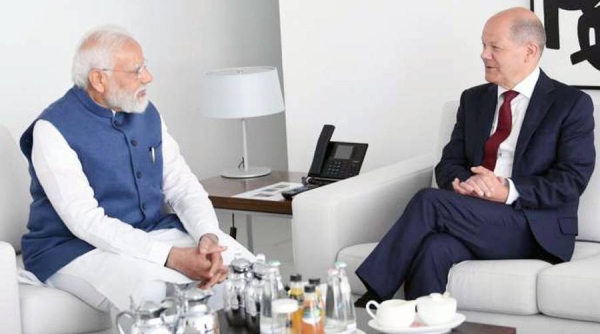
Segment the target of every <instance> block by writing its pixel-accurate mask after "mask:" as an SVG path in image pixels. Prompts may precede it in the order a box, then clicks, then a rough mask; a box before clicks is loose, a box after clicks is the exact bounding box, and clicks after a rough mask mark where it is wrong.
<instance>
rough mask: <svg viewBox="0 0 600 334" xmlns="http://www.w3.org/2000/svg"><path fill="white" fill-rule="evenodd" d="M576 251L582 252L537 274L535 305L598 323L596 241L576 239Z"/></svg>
mask: <svg viewBox="0 0 600 334" xmlns="http://www.w3.org/2000/svg"><path fill="white" fill-rule="evenodd" d="M580 246H582V247H580ZM580 252H585V254H582V256H578V257H574V258H573V260H572V261H571V262H565V263H561V264H558V265H555V266H552V267H551V268H548V269H546V270H544V271H543V272H542V273H541V274H540V276H539V278H538V295H539V297H538V303H539V308H540V311H541V312H542V313H544V314H547V315H551V316H555V317H561V318H568V319H577V320H587V321H597V322H600V303H598V301H599V300H600V244H599V243H590V242H577V243H576V244H575V253H576V254H577V253H580ZM594 252H595V253H596V254H595V255H591V254H593V253H594Z"/></svg>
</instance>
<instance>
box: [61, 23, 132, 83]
mask: <svg viewBox="0 0 600 334" xmlns="http://www.w3.org/2000/svg"><path fill="white" fill-rule="evenodd" d="M130 41H134V42H135V39H134V38H133V37H132V36H131V35H130V34H129V32H127V30H125V29H123V28H121V27H119V26H103V27H99V28H96V29H93V30H92V31H90V32H88V33H87V34H85V36H83V38H82V39H81V42H79V45H78V46H77V49H76V51H75V56H74V57H73V67H72V69H71V77H72V79H73V83H74V84H75V86H77V87H80V88H83V89H87V88H88V74H89V72H90V70H92V69H110V68H112V65H113V64H112V63H113V55H114V52H115V51H116V50H118V49H119V48H121V47H122V46H123V45H124V44H125V43H127V42H130Z"/></svg>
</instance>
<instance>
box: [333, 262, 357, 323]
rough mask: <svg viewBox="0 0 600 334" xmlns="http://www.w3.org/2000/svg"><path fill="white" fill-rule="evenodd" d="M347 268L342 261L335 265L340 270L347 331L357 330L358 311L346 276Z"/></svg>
mask: <svg viewBox="0 0 600 334" xmlns="http://www.w3.org/2000/svg"><path fill="white" fill-rule="evenodd" d="M346 266H347V265H346V263H345V262H342V261H337V262H336V263H335V268H336V269H337V270H338V274H339V278H340V293H341V300H342V304H343V307H342V309H343V310H344V323H345V324H346V330H356V311H355V309H354V302H353V300H352V289H351V287H350V282H349V281H348V275H347V274H346Z"/></svg>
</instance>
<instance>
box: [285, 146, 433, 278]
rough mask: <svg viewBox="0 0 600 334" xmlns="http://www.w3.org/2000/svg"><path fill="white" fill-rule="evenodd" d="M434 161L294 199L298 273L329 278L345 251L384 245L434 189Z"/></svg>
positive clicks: (399, 166)
mask: <svg viewBox="0 0 600 334" xmlns="http://www.w3.org/2000/svg"><path fill="white" fill-rule="evenodd" d="M432 162H433V157H432V156H431V155H423V156H418V157H416V158H412V159H409V160H405V161H401V162H398V163H396V164H393V165H389V166H386V167H382V168H379V169H376V170H373V171H371V172H368V173H365V174H361V175H358V176H355V177H352V178H349V179H347V180H343V181H339V182H336V183H333V184H330V185H327V186H324V187H320V188H317V189H314V190H311V191H307V192H304V193H302V194H299V195H297V196H296V197H294V200H293V202H292V211H293V212H294V214H293V217H292V245H293V248H294V261H295V263H296V269H297V270H298V272H300V273H302V274H303V275H306V277H321V278H324V277H325V275H326V274H327V269H328V268H330V267H331V266H332V265H333V263H334V261H335V260H336V257H337V254H338V252H339V251H340V250H341V249H342V248H344V247H348V246H350V245H354V244H359V243H367V242H377V241H379V240H380V239H381V238H382V237H383V235H384V234H385V233H386V232H387V231H388V230H389V229H390V227H391V226H392V225H393V224H394V223H395V222H396V220H397V219H398V218H399V217H400V214H401V213H402V211H403V210H404V208H405V206H406V204H407V203H408V201H409V200H410V199H411V198H412V196H413V195H414V194H415V193H416V192H417V191H418V190H419V189H422V188H426V187H429V186H430V184H431V177H432V171H433V167H432V166H433V164H432Z"/></svg>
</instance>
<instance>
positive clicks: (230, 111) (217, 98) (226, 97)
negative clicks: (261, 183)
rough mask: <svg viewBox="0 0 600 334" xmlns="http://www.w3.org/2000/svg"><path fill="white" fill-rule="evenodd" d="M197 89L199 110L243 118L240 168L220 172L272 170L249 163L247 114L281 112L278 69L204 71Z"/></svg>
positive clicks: (236, 173)
mask: <svg viewBox="0 0 600 334" xmlns="http://www.w3.org/2000/svg"><path fill="white" fill-rule="evenodd" d="M203 79H204V80H203V82H202V86H201V89H200V113H201V114H202V115H204V116H206V117H213V118H237V119H241V122H242V140H243V158H242V160H243V164H242V165H243V168H237V169H235V168H234V169H229V170H225V171H223V172H221V176H223V177H229V178H249V177H258V176H263V175H267V174H269V173H271V169H269V168H266V167H250V166H249V164H250V162H249V161H248V144H247V139H246V133H247V131H246V118H251V117H258V116H266V115H271V114H276V113H279V112H282V111H283V110H284V109H285V107H284V105H283V96H282V95H281V87H280V85H279V76H278V75H277V69H276V68H275V67H269V66H255V67H238V68H226V69H221V70H215V71H210V72H207V73H206V74H205V75H204V77H203Z"/></svg>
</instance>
